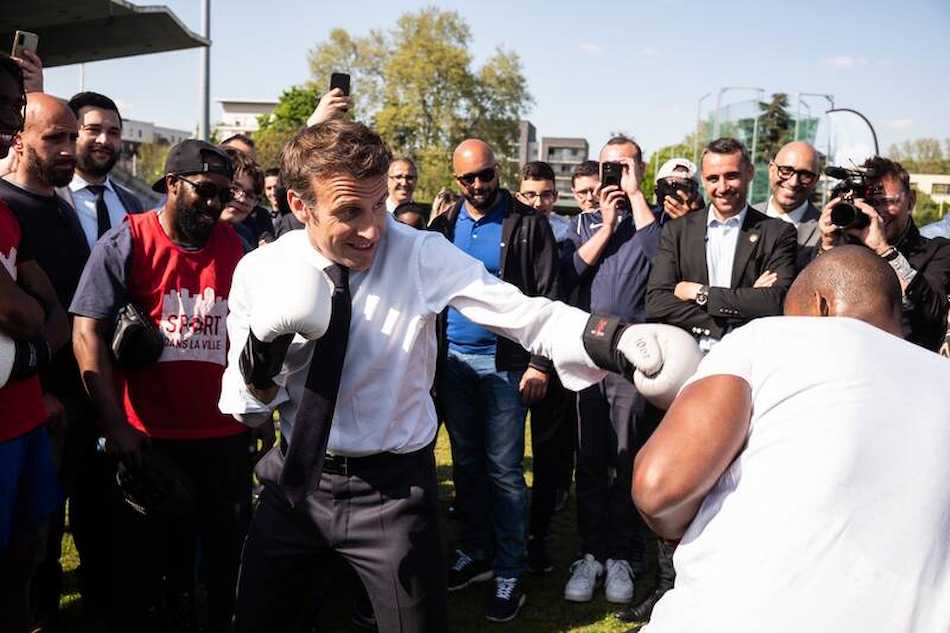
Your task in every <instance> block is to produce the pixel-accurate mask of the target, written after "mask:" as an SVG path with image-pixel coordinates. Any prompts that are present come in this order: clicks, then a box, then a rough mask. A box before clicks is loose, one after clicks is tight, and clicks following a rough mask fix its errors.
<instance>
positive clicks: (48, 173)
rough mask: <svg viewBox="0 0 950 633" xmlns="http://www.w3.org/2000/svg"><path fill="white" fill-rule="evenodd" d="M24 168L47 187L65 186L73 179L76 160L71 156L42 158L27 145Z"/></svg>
mask: <svg viewBox="0 0 950 633" xmlns="http://www.w3.org/2000/svg"><path fill="white" fill-rule="evenodd" d="M26 168H27V171H28V172H29V173H30V175H31V176H33V178H35V179H36V180H39V181H40V182H42V183H45V184H46V186H48V187H65V186H66V185H68V184H69V182H70V181H71V180H72V179H73V170H75V169H76V161H75V159H73V158H52V159H50V160H43V159H42V158H40V155H39V154H37V153H36V151H35V150H34V149H33V148H32V147H30V146H29V145H27V147H26Z"/></svg>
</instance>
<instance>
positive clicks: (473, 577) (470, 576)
mask: <svg viewBox="0 0 950 633" xmlns="http://www.w3.org/2000/svg"><path fill="white" fill-rule="evenodd" d="M494 576H495V573H494V572H493V571H492V569H491V565H490V564H489V563H488V562H487V561H483V560H475V559H473V558H472V557H471V556H469V555H468V554H466V553H465V552H463V551H462V550H460V549H457V550H455V558H454V559H453V561H452V565H451V567H449V591H458V590H460V589H465V588H466V587H468V586H469V585H471V584H472V583H476V582H485V581H486V580H491V579H492V578H493V577H494Z"/></svg>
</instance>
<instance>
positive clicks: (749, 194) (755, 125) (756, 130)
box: [746, 113, 764, 204]
mask: <svg viewBox="0 0 950 633" xmlns="http://www.w3.org/2000/svg"><path fill="white" fill-rule="evenodd" d="M763 114H764V113H763ZM761 116H762V115H761V114H760V115H759V116H757V117H755V119H754V120H753V121H752V156H751V157H750V160H751V161H752V165H753V166H755V148H756V144H757V143H758V141H759V118H760V117H761ZM754 184H755V179H753V181H752V183H750V184H749V191H748V192H747V193H746V203H748V204H751V202H752V189H753V188H754V186H753V185H754Z"/></svg>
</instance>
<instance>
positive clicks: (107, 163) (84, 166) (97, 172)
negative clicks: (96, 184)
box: [76, 145, 119, 178]
mask: <svg viewBox="0 0 950 633" xmlns="http://www.w3.org/2000/svg"><path fill="white" fill-rule="evenodd" d="M94 149H96V150H102V151H108V152H111V153H110V154H109V156H108V158H105V159H101V158H97V157H96V156H95V155H94V154H93V153H92V151H93V150H94ZM118 160H119V152H117V151H114V150H112V149H111V148H108V147H103V146H101V145H100V146H98V147H97V146H95V145H92V146H90V147H87V148H86V149H85V150H84V151H82V152H79V153H78V154H77V155H76V167H77V168H78V169H79V171H80V172H82V173H84V174H88V175H90V176H92V177H93V178H102V177H104V176H105V175H106V174H108V173H109V172H110V171H112V168H113V167H115V164H116V163H117V162H118Z"/></svg>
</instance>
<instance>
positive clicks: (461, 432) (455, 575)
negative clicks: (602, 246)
mask: <svg viewBox="0 0 950 633" xmlns="http://www.w3.org/2000/svg"><path fill="white" fill-rule="evenodd" d="M452 166H453V169H454V171H455V179H456V181H457V182H458V184H459V187H460V189H461V193H462V198H461V199H460V200H459V202H458V203H456V204H455V205H454V206H453V207H452V208H451V209H449V210H448V211H447V212H445V213H444V214H442V215H440V216H439V217H437V218H436V219H435V220H433V221H432V224H431V225H430V229H432V230H434V231H438V232H440V233H442V234H443V235H445V237H446V238H447V239H448V240H449V241H451V242H452V243H453V244H455V246H457V247H458V248H459V249H461V250H462V251H464V252H466V253H468V254H469V255H471V256H472V257H474V258H476V259H478V260H480V261H481V262H482V263H483V264H484V265H485V268H487V269H488V271H489V272H490V273H491V274H492V275H494V276H496V277H498V278H500V279H502V280H504V281H507V282H509V283H511V284H513V285H514V286H516V287H518V289H520V290H521V291H522V292H523V293H525V294H527V295H529V296H546V297H548V298H551V299H556V298H557V246H556V244H555V241H554V235H553V233H552V232H551V225H550V224H549V223H548V221H547V219H545V217H544V215H543V214H541V213H536V212H535V211H534V210H533V209H532V208H530V207H528V206H527V205H525V204H523V203H521V202H520V201H519V200H518V199H517V198H516V197H515V196H513V195H511V193H509V192H508V191H506V190H504V189H501V188H500V187H499V184H498V165H497V161H496V160H495V154H494V152H493V151H492V148H491V147H489V146H488V144H487V143H485V142H484V141H481V140H478V139H469V140H466V141H463V142H462V143H461V144H460V145H459V146H458V147H457V148H456V149H455V153H454V154H453V156H452ZM438 332H439V342H440V345H439V348H440V357H439V359H440V361H441V362H440V367H439V372H438V377H437V378H436V384H437V391H438V396H439V401H440V403H441V408H442V413H443V415H444V418H445V424H446V428H447V429H448V431H449V437H450V439H451V443H452V461H453V464H455V466H454V478H455V487H456V495H455V498H456V508H457V509H458V511H459V514H460V516H461V520H462V537H461V543H460V544H459V547H458V549H457V550H456V552H455V556H454V559H453V560H452V561H451V566H450V570H449V590H450V591H455V590H460V589H463V588H465V587H467V586H468V585H469V584H471V583H473V582H483V581H487V580H490V579H491V578H492V577H495V587H494V589H495V590H494V591H492V592H490V595H489V599H488V605H487V608H486V617H487V618H488V619H490V620H493V621H508V620H511V619H513V618H514V617H516V616H517V614H518V610H519V609H520V607H521V605H522V604H523V603H524V599H525V598H524V591H523V586H522V584H521V582H522V581H521V575H522V573H523V572H524V570H525V568H526V560H525V546H526V542H525V535H526V533H527V529H526V528H527V526H526V523H527V516H526V514H527V513H526V509H527V487H526V485H525V481H524V473H523V467H522V461H523V459H524V421H525V407H526V406H528V405H531V404H533V403H535V402H538V401H540V400H541V399H542V398H544V396H545V394H546V393H547V389H548V382H549V374H550V373H551V371H552V369H551V361H549V360H548V359H546V358H544V357H542V356H537V355H532V354H529V353H528V352H527V351H525V349H524V348H522V347H521V346H520V345H518V344H517V343H514V342H512V341H511V340H509V339H506V338H504V337H499V336H496V335H495V334H494V333H492V332H490V331H489V330H487V329H485V328H483V327H481V326H479V325H476V324H475V323H473V322H472V321H470V320H468V319H467V318H465V317H464V316H462V314H461V313H460V312H459V311H458V310H456V309H455V308H448V309H447V311H446V312H445V313H444V314H443V316H442V318H441V319H440V327H439V330H438ZM488 517H491V519H490V520H489V519H488Z"/></svg>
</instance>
